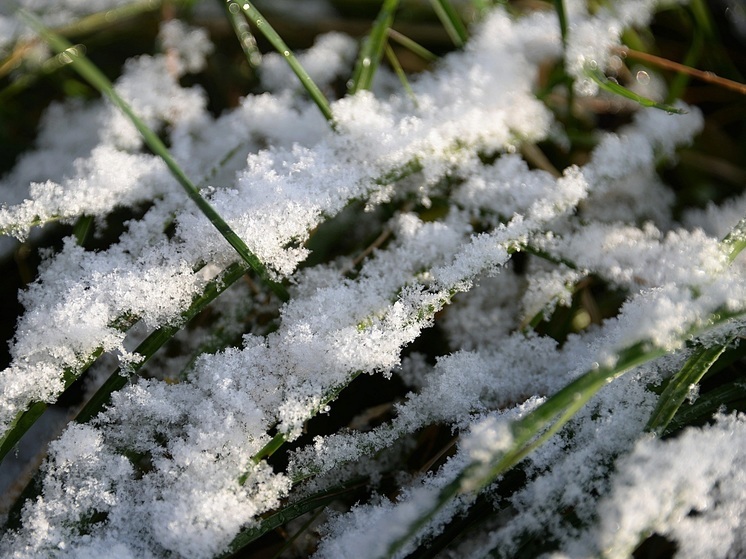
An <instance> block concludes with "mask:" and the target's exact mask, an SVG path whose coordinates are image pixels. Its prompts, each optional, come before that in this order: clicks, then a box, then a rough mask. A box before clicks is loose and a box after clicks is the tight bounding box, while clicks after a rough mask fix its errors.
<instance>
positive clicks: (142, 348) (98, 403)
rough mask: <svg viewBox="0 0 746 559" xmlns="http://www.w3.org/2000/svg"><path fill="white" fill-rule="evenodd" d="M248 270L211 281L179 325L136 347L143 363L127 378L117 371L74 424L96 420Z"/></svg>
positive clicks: (237, 268) (236, 267) (238, 267)
mask: <svg viewBox="0 0 746 559" xmlns="http://www.w3.org/2000/svg"><path fill="white" fill-rule="evenodd" d="M247 269H248V267H247V266H246V265H245V264H242V263H237V264H232V265H231V266H229V267H228V268H227V269H226V270H225V271H224V272H223V273H222V274H221V275H220V276H219V277H218V278H216V279H214V280H212V281H210V282H209V283H208V284H207V285H206V286H205V288H204V289H203V290H202V293H201V294H200V295H199V296H197V297H195V299H194V300H193V301H192V304H191V305H190V306H189V308H188V309H187V310H186V311H184V312H183V313H182V314H181V320H180V321H179V323H177V324H174V325H168V326H162V327H161V328H158V329H157V330H155V331H153V332H152V333H151V334H150V335H149V336H148V337H147V338H145V340H143V341H142V343H140V345H139V346H137V349H135V353H137V354H138V355H141V356H142V357H143V359H142V360H141V361H140V362H138V363H137V364H136V365H134V366H132V367H131V368H130V369H129V370H127V371H126V373H127V374H123V373H125V371H122V370H121V369H117V370H116V371H114V372H113V373H112V374H111V375H110V376H109V378H108V379H106V381H104V384H103V385H102V386H101V387H100V388H99V389H98V390H97V391H96V393H95V394H94V395H93V396H92V397H91V399H90V400H89V401H88V402H87V403H86V405H85V406H84V407H83V409H82V410H81V411H80V413H78V415H77V417H76V418H75V421H77V422H78V423H85V422H87V421H90V420H91V419H93V417H94V416H95V415H96V414H97V413H98V412H99V411H101V410H102V409H103V407H104V406H105V405H106V404H107V403H108V402H109V400H110V399H111V395H112V393H114V392H116V391H117V390H120V389H122V388H123V387H124V386H125V385H126V384H127V382H128V379H129V377H130V376H132V375H133V374H134V373H135V372H137V371H138V370H139V369H140V368H142V367H143V365H145V363H147V362H148V360H150V358H151V357H153V355H155V353H156V351H158V350H159V349H160V348H161V347H162V346H163V344H165V343H166V342H167V341H168V340H170V339H171V338H172V337H173V336H174V335H175V334H176V333H177V332H178V331H179V330H181V328H182V327H183V326H184V325H185V324H186V323H187V322H189V321H190V320H191V319H193V318H194V317H195V316H197V314H199V313H200V312H202V311H203V310H204V309H205V307H207V305H209V304H210V303H211V302H212V301H213V300H215V299H216V298H217V297H218V296H219V295H220V294H221V293H223V291H225V290H226V289H228V288H229V287H230V286H231V285H233V284H234V283H236V281H238V280H239V279H240V278H241V277H243V275H244V274H245V273H246V271H247Z"/></svg>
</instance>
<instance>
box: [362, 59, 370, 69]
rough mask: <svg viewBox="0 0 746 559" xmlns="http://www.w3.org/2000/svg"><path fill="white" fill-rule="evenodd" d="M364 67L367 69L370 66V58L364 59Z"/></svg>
mask: <svg viewBox="0 0 746 559" xmlns="http://www.w3.org/2000/svg"><path fill="white" fill-rule="evenodd" d="M363 66H365V67H366V68H367V67H368V66H370V58H367V57H366V58H363Z"/></svg>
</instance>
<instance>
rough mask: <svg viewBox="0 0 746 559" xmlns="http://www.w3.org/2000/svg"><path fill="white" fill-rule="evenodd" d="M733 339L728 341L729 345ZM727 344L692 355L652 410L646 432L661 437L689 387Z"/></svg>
mask: <svg viewBox="0 0 746 559" xmlns="http://www.w3.org/2000/svg"><path fill="white" fill-rule="evenodd" d="M732 340H733V338H730V339H729V340H728V343H730V342H731V341H732ZM728 343H725V344H722V345H716V346H713V347H709V348H704V347H700V348H698V349H697V350H696V351H695V352H694V355H692V356H691V357H690V358H689V359H688V360H687V362H686V363H685V364H684V366H683V367H682V368H681V370H680V371H679V372H677V373H676V374H675V375H674V376H673V377H672V378H671V380H670V381H669V383H668V386H666V389H665V390H664V391H663V394H661V396H660V398H659V399H658V405H657V406H656V407H655V410H653V413H652V415H651V416H650V419H649V420H648V424H647V426H646V427H645V429H646V430H647V431H650V432H651V433H654V434H655V435H658V436H660V435H662V434H663V432H664V431H665V430H666V428H667V427H668V425H669V423H671V420H672V419H673V417H674V415H676V412H677V411H678V410H679V408H680V407H681V404H683V403H684V400H686V398H687V396H688V395H689V393H690V390H691V387H693V386H696V385H697V384H698V383H699V381H700V380H701V379H702V377H703V376H704V375H705V373H707V371H709V370H710V367H712V366H713V365H714V363H715V361H717V360H718V358H719V357H720V356H721V355H722V354H723V352H724V351H725V349H726V348H727V347H728Z"/></svg>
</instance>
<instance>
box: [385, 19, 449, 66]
mask: <svg viewBox="0 0 746 559" xmlns="http://www.w3.org/2000/svg"><path fill="white" fill-rule="evenodd" d="M388 35H389V38H390V39H391V40H392V41H396V42H397V43H399V44H400V45H401V46H403V47H404V48H407V49H409V50H411V51H412V52H413V53H415V54H416V55H417V56H419V57H420V58H422V59H423V60H427V61H428V62H435V61H436V60H438V56H437V55H436V54H434V53H432V52H430V51H429V50H427V49H426V48H425V47H423V46H422V45H421V44H419V43H418V42H417V41H415V40H413V39H410V38H409V37H407V36H406V35H403V34H402V33H399V32H398V31H397V30H396V29H394V28H393V27H389V29H388Z"/></svg>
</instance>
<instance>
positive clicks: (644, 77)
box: [637, 70, 650, 85]
mask: <svg viewBox="0 0 746 559" xmlns="http://www.w3.org/2000/svg"><path fill="white" fill-rule="evenodd" d="M637 81H638V82H640V83H641V84H642V85H648V84H649V83H650V75H649V74H648V73H647V72H646V71H645V70H640V71H639V72H637Z"/></svg>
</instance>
